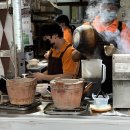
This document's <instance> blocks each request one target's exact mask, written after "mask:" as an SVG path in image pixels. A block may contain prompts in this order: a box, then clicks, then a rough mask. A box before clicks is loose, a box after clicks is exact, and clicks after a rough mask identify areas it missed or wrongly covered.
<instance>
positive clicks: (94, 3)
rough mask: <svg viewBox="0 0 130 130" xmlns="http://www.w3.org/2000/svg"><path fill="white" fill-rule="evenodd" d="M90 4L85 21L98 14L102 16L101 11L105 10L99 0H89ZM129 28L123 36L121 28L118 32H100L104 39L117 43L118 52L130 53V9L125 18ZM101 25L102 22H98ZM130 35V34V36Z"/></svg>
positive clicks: (92, 18) (89, 20)
mask: <svg viewBox="0 0 130 130" xmlns="http://www.w3.org/2000/svg"><path fill="white" fill-rule="evenodd" d="M89 3H90V4H89V6H88V7H87V9H86V17H85V19H84V22H85V21H86V22H90V23H92V21H93V20H94V19H95V17H96V16H100V12H103V10H101V6H102V4H101V3H100V1H98V0H89ZM124 20H125V23H126V26H127V28H126V29H125V31H122V32H123V33H124V34H123V38H122V37H121V35H122V33H120V31H119V30H117V31H116V32H114V33H112V32H108V31H105V32H103V33H100V34H101V35H102V36H103V41H104V40H105V41H107V42H109V43H112V44H115V43H116V44H117V50H118V51H117V52H116V53H130V9H128V11H127V12H126V16H125V18H124ZM98 24H99V26H100V24H101V23H100V22H99V23H98ZM128 35H129V36H128Z"/></svg>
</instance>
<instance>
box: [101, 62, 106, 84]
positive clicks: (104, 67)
mask: <svg viewBox="0 0 130 130" xmlns="http://www.w3.org/2000/svg"><path fill="white" fill-rule="evenodd" d="M105 80H106V65H105V64H102V81H101V83H104V82H105Z"/></svg>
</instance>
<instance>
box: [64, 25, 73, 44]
mask: <svg viewBox="0 0 130 130" xmlns="http://www.w3.org/2000/svg"><path fill="white" fill-rule="evenodd" d="M63 37H64V39H65V41H66V42H68V43H69V44H73V36H72V32H71V29H70V28H68V27H66V28H64V30H63Z"/></svg>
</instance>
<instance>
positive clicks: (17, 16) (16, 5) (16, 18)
mask: <svg viewBox="0 0 130 130" xmlns="http://www.w3.org/2000/svg"><path fill="white" fill-rule="evenodd" d="M12 3H13V25H14V36H15V37H14V43H15V45H17V51H20V52H23V51H24V47H23V43H22V17H21V0H12Z"/></svg>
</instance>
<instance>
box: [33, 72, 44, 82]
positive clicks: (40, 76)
mask: <svg viewBox="0 0 130 130" xmlns="http://www.w3.org/2000/svg"><path fill="white" fill-rule="evenodd" d="M44 76H45V75H44V74H43V73H40V72H37V73H33V77H34V78H36V79H37V80H38V81H41V80H44Z"/></svg>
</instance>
